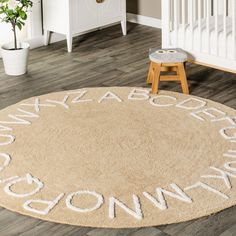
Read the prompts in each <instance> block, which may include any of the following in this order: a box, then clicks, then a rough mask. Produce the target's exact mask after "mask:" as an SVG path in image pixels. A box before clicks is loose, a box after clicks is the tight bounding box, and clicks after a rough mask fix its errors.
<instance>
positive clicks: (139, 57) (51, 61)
mask: <svg viewBox="0 0 236 236" xmlns="http://www.w3.org/2000/svg"><path fill="white" fill-rule="evenodd" d="M160 45H161V31H160V30H157V29H154V28H150V27H146V26H140V25H135V24H129V34H128V36H127V37H122V36H121V31H120V27H119V26H113V27H110V28H107V29H103V30H101V31H98V32H94V33H90V34H88V35H86V36H81V37H79V38H76V39H75V40H74V51H73V53H72V54H68V53H67V52H66V44H65V41H63V42H59V43H56V44H53V45H50V46H48V47H41V48H38V49H35V50H32V51H31V54H30V66H29V73H28V74H27V75H25V76H20V77H8V76H6V75H4V70H3V65H2V61H1V60H0V109H2V108H4V107H6V106H8V105H11V104H14V103H16V102H18V101H20V100H22V99H25V98H29V97H31V96H36V95H41V94H45V93H50V92H55V91H62V90H69V89H77V88H82V87H97V86H146V84H145V79H146V75H147V70H148V62H149V61H148V57H147V56H148V49H149V48H150V47H158V46H160ZM187 73H188V81H189V85H190V91H191V93H192V94H193V95H197V96H200V97H204V98H209V99H211V100H214V101H217V102H220V103H222V104H225V105H228V106H230V107H233V108H235V109H236V75H234V74H230V73H226V72H222V71H217V70H214V69H210V68H206V67H201V66H196V65H188V66H187ZM161 89H166V90H174V91H180V88H179V85H178V84H175V83H169V82H167V83H162V84H161ZM5 235H7V236H12V235H21V236H31V235H43V236H46V235H56V236H59V235H68V236H69V235H77V236H82V235H86V236H118V235H119V236H121V235H124V236H126V235H127V236H165V235H166V236H168V235H174V236H191V235H196V236H208V235H209V236H218V235H220V236H233V235H236V207H233V208H231V209H228V210H225V211H223V212H221V213H218V214H215V215H212V216H209V217H205V218H201V219H198V220H195V221H190V222H186V223H181V224H174V225H168V226H161V227H150V228H141V229H123V230H113V229H95V228H84V227H74V226H68V225H61V224H54V223H49V222H44V221H41V220H37V219H33V218H29V217H26V216H22V215H19V214H16V213H13V212H10V211H8V210H5V209H3V208H0V236H5Z"/></svg>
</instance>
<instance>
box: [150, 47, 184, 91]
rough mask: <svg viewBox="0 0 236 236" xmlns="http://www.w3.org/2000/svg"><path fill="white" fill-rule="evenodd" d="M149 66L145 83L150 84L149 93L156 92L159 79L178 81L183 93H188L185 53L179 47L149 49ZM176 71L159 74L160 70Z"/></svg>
mask: <svg viewBox="0 0 236 236" xmlns="http://www.w3.org/2000/svg"><path fill="white" fill-rule="evenodd" d="M149 58H150V61H151V63H150V68H149V72H148V78H147V83H148V84H152V91H151V94H157V93H158V87H159V82H160V81H180V82H181V87H182V91H183V93H184V94H189V89H188V81H187V77H186V72H185V65H184V64H185V62H186V61H187V59H188V56H187V54H186V53H185V52H184V51H183V50H181V49H150V53H149ZM170 71H174V72H176V75H161V72H170Z"/></svg>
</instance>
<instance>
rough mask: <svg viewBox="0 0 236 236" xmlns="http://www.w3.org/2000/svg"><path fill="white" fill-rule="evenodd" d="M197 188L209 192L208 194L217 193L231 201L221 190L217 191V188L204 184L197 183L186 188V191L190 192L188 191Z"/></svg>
mask: <svg viewBox="0 0 236 236" xmlns="http://www.w3.org/2000/svg"><path fill="white" fill-rule="evenodd" d="M195 188H203V189H205V190H207V191H208V192H212V193H215V194H217V195H219V196H221V197H222V198H224V199H229V197H228V196H227V195H226V194H224V193H222V192H220V191H219V190H217V189H215V188H213V187H211V186H210V185H208V184H206V183H203V182H197V183H196V184H193V185H191V186H188V187H186V188H185V189H184V190H185V191H188V190H192V189H195Z"/></svg>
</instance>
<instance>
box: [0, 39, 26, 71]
mask: <svg viewBox="0 0 236 236" xmlns="http://www.w3.org/2000/svg"><path fill="white" fill-rule="evenodd" d="M29 47H30V45H29V44H28V43H19V44H18V48H20V49H18V50H12V49H13V48H14V47H13V44H12V43H10V44H5V45H2V47H1V54H2V59H3V64H4V68H5V73H6V74H7V75H14V76H17V75H23V74H25V73H26V72H27V67H28V55H29Z"/></svg>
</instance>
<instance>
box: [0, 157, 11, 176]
mask: <svg viewBox="0 0 236 236" xmlns="http://www.w3.org/2000/svg"><path fill="white" fill-rule="evenodd" d="M0 158H4V162H3V165H2V166H0V172H1V171H3V170H4V169H5V168H6V167H7V166H9V164H10V162H11V157H10V155H9V154H7V153H0Z"/></svg>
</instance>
